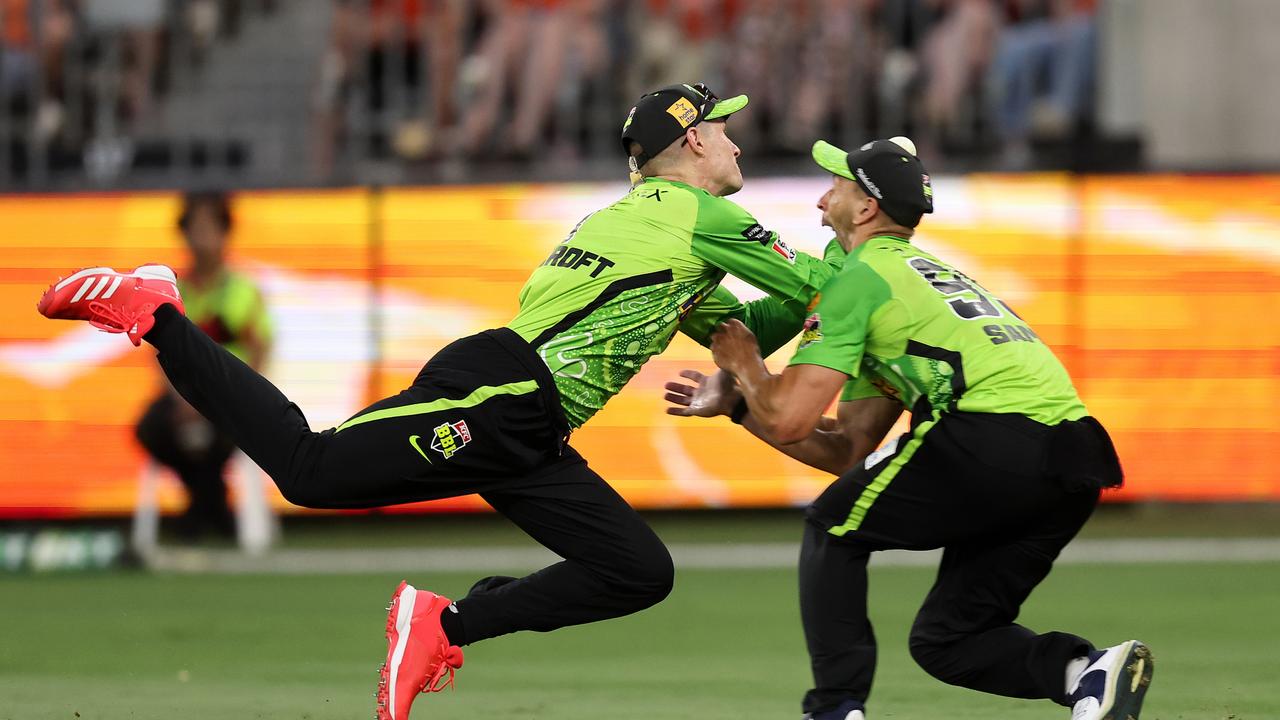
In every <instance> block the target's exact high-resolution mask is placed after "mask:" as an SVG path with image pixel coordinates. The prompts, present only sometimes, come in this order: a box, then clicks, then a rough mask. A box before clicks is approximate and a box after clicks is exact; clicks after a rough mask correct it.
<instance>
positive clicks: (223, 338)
mask: <svg viewBox="0 0 1280 720" xmlns="http://www.w3.org/2000/svg"><path fill="white" fill-rule="evenodd" d="M178 227H179V228H180V229H181V231H182V236H183V238H184V240H185V241H186V246H187V249H188V250H189V251H190V254H191V264H190V267H189V269H188V270H187V272H186V273H184V274H183V277H182V279H180V280H179V282H178V285H179V287H180V288H181V292H182V297H183V299H184V300H185V301H186V306H187V316H188V317H190V318H191V320H192V321H193V322H195V323H196V324H197V325H198V326H199V327H200V329H202V330H203V331H204V332H205V333H206V334H207V335H209V337H211V338H213V339H214V340H216V341H217V342H218V343H219V344H221V345H223V346H224V347H226V348H227V349H228V350H230V351H231V352H232V353H233V354H235V355H236V357H238V358H240V359H241V360H243V361H244V362H245V363H247V364H248V365H249V366H250V367H253V368H254V369H257V370H261V368H262V367H263V365H264V364H265V362H266V359H267V353H268V351H269V349H270V346H271V337H272V332H271V323H270V319H269V317H268V315H267V311H266V307H265V305H264V304H263V300H262V293H261V292H260V291H259V290H258V287H257V286H256V285H255V284H254V282H253V280H251V279H250V278H249V277H248V276H246V275H244V274H242V273H239V272H236V271H234V270H232V269H231V268H229V267H228V265H227V257H226V252H227V237H228V235H229V233H230V231H231V227H232V216H231V206H230V201H229V199H228V197H227V196H226V195H224V194H221V193H196V194H191V195H188V196H186V198H184V201H183V208H182V215H181V216H180V218H179V220H178ZM137 437H138V441H139V442H140V443H141V444H142V446H143V448H144V449H146V451H147V453H148V454H149V455H150V456H151V457H152V458H154V459H155V460H156V461H157V462H159V463H161V464H163V465H165V466H167V467H169V468H171V469H172V470H173V471H174V472H175V473H176V474H177V476H178V478H179V479H180V480H181V481H182V484H183V486H184V487H185V488H186V491H187V495H188V497H189V500H190V502H189V504H188V507H187V510H186V512H185V513H184V514H183V515H182V517H181V519H180V524H179V531H180V533H181V534H182V535H183V536H184V537H185V538H187V539H197V538H199V537H200V536H201V535H203V534H204V533H205V532H208V531H212V532H213V533H214V534H215V535H218V536H223V537H231V536H233V535H234V532H235V523H234V520H233V517H232V514H231V510H230V507H229V505H228V503H227V486H226V481H225V479H224V473H225V469H226V465H227V460H228V459H229V458H230V457H231V453H232V452H233V451H234V450H235V446H234V445H233V444H232V441H231V439H230V438H229V437H227V436H226V435H224V434H222V433H220V432H218V431H217V430H216V429H215V428H214V426H213V424H212V423H210V422H209V421H207V420H205V419H204V418H203V417H201V416H200V414H199V413H197V412H196V410H195V409H194V408H192V407H191V406H190V405H188V404H187V402H186V401H185V400H183V399H182V398H181V397H180V396H179V395H178V393H177V392H176V391H175V390H174V389H173V388H172V387H169V386H168V384H167V383H166V386H165V388H164V390H163V391H162V392H161V393H160V396H159V397H158V398H156V400H155V401H154V402H152V403H151V405H150V407H148V408H147V410H146V412H145V414H144V415H143V416H142V419H141V420H140V421H139V423H138V426H137Z"/></svg>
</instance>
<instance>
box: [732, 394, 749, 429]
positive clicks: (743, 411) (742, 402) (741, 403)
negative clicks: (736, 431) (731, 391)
mask: <svg viewBox="0 0 1280 720" xmlns="http://www.w3.org/2000/svg"><path fill="white" fill-rule="evenodd" d="M749 409H750V408H748V407H747V399H746V398H745V397H740V398H738V403H737V404H736V405H734V406H733V410H732V411H730V413H729V419H730V420H731V421H733V423H734V424H735V425H741V424H742V419H743V418H745V417H746V416H747V411H748V410H749Z"/></svg>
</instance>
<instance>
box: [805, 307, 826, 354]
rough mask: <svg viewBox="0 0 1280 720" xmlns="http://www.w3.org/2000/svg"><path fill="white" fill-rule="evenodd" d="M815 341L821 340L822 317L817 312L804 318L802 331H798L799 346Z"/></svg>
mask: <svg viewBox="0 0 1280 720" xmlns="http://www.w3.org/2000/svg"><path fill="white" fill-rule="evenodd" d="M816 342H822V318H821V317H820V316H819V315H818V313H814V314H812V315H810V316H809V317H807V318H805V321H804V332H802V333H800V347H802V348H805V347H808V346H810V345H812V344H814V343H816Z"/></svg>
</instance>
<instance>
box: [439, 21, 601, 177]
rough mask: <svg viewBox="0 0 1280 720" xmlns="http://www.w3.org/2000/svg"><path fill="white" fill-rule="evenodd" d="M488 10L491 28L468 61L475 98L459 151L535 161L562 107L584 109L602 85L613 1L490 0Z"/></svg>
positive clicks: (466, 116)
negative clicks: (591, 89) (589, 92)
mask: <svg viewBox="0 0 1280 720" xmlns="http://www.w3.org/2000/svg"><path fill="white" fill-rule="evenodd" d="M482 7H483V8H485V11H486V13H485V17H486V30H485V33H484V35H483V37H482V38H481V39H480V42H479V45H478V47H477V48H476V52H475V53H474V55H473V56H471V57H469V58H468V60H467V61H466V66H467V72H468V75H469V76H470V77H469V82H468V93H467V94H468V95H469V99H468V101H467V112H466V113H465V114H464V116H463V118H462V122H461V125H460V127H459V128H458V134H457V142H456V145H455V148H456V149H457V150H460V151H461V152H462V153H463V154H465V155H467V156H470V157H474V158H480V159H494V158H495V156H497V158H499V159H500V158H503V157H505V158H510V159H528V158H529V157H530V156H531V155H532V154H533V153H534V152H535V150H536V149H537V148H538V146H539V145H540V144H541V143H542V141H543V139H544V135H545V134H546V132H547V130H548V127H549V124H550V122H551V120H552V111H553V110H554V109H555V107H556V105H557V104H558V103H565V104H568V105H571V106H573V105H577V104H579V103H580V102H581V97H582V93H583V92H584V90H585V87H586V85H587V84H588V83H589V82H591V81H592V80H595V81H600V80H602V75H603V73H604V71H605V70H606V69H607V68H608V62H607V61H608V53H607V47H606V45H607V44H606V42H605V34H604V19H605V18H604V11H605V9H606V3H605V1H604V0H486V1H485V2H484V4H483V5H482ZM576 114H577V113H576V112H575V113H574V115H576ZM499 128H501V132H497V131H498V129H499ZM495 148H496V151H495Z"/></svg>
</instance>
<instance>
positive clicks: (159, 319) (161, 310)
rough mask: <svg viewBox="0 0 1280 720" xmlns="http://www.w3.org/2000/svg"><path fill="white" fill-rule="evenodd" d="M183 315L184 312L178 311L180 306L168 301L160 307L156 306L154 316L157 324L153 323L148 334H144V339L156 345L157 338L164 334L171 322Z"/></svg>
mask: <svg viewBox="0 0 1280 720" xmlns="http://www.w3.org/2000/svg"><path fill="white" fill-rule="evenodd" d="M181 315H182V313H180V312H178V308H176V307H174V306H172V305H170V304H168V303H165V304H164V305H161V306H160V307H158V308H156V310H155V312H154V313H152V317H154V318H155V319H156V324H155V325H153V326H152V327H151V329H150V330H148V331H147V334H146V335H143V336H142V339H143V340H146V341H147V342H149V343H151V344H152V345H155V344H156V338H158V337H159V336H160V335H162V334H163V333H164V330H165V328H167V327H168V326H169V324H170V323H172V322H173V321H174V320H175V319H176V318H178V317H180V316H181Z"/></svg>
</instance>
